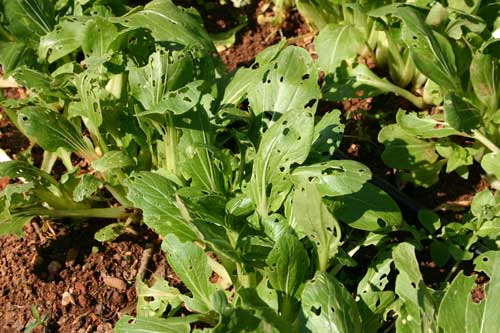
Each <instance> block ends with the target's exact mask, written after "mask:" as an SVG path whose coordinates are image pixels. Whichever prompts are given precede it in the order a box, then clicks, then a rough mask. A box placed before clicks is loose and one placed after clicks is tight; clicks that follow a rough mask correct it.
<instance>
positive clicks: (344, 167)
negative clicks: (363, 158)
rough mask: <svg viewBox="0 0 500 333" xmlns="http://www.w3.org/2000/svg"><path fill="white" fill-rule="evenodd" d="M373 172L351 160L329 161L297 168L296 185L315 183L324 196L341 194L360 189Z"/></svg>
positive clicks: (294, 179)
mask: <svg viewBox="0 0 500 333" xmlns="http://www.w3.org/2000/svg"><path fill="white" fill-rule="evenodd" d="M371 177H372V174H371V172H370V169H368V167H366V166H365V165H363V164H361V163H359V162H356V161H350V160H343V161H328V162H322V163H318V164H312V165H307V166H302V167H298V168H296V169H295V170H294V171H293V172H292V180H293V182H294V183H295V185H296V186H300V185H301V184H306V183H310V184H314V185H315V186H316V188H317V189H318V191H319V193H321V195H322V196H331V197H334V196H341V195H346V194H351V193H354V192H357V191H359V190H360V189H361V188H362V187H363V184H365V183H366V182H367V181H368V180H370V178H371Z"/></svg>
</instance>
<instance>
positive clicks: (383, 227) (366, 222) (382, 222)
mask: <svg viewBox="0 0 500 333" xmlns="http://www.w3.org/2000/svg"><path fill="white" fill-rule="evenodd" d="M338 201H339V202H340V207H338V208H336V209H335V216H336V217H337V218H338V219H339V220H340V221H342V222H344V223H347V224H348V225H349V226H350V227H351V228H356V229H361V230H366V231H389V230H395V229H397V228H398V227H399V226H400V225H401V223H402V215H401V211H400V210H399V207H398V205H397V204H396V203H395V202H394V200H393V199H392V198H391V197H390V196H389V195H388V194H387V193H385V192H384V191H382V190H381V189H379V188H378V187H376V186H374V185H372V184H370V183H366V184H364V185H363V187H362V188H361V190H359V191H358V192H355V193H352V194H349V195H346V196H343V197H340V198H339V199H338Z"/></svg>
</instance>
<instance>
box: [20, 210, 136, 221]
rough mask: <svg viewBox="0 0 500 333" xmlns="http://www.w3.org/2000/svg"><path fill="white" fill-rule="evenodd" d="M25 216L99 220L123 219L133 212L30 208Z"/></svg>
mask: <svg viewBox="0 0 500 333" xmlns="http://www.w3.org/2000/svg"><path fill="white" fill-rule="evenodd" d="M23 213H25V214H30V215H31V214H32V215H40V216H54V217H82V218H85V217H86V218H100V219H124V218H126V217H128V216H130V215H131V214H133V212H132V211H131V210H129V209H127V208H126V207H111V208H89V209H48V208H32V209H28V210H26V211H24V212H23Z"/></svg>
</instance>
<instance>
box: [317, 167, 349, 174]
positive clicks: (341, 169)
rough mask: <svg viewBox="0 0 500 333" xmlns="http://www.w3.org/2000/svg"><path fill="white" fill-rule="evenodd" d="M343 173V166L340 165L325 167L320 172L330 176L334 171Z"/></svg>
mask: <svg viewBox="0 0 500 333" xmlns="http://www.w3.org/2000/svg"><path fill="white" fill-rule="evenodd" d="M339 172H341V173H343V172H345V170H344V168H342V167H328V168H326V169H323V171H321V174H322V175H323V176H331V175H334V174H336V173H339Z"/></svg>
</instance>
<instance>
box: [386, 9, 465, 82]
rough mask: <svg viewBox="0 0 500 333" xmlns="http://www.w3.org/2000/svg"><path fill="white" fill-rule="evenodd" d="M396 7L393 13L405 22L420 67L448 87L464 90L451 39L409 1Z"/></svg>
mask: <svg viewBox="0 0 500 333" xmlns="http://www.w3.org/2000/svg"><path fill="white" fill-rule="evenodd" d="M394 8H395V9H394V12H392V14H393V15H395V16H397V17H399V18H401V19H402V20H403V21H404V23H405V24H404V25H403V29H402V37H403V40H404V41H405V43H406V44H407V45H408V46H409V47H410V52H411V57H412V59H413V61H414V63H415V66H416V67H417V68H418V70H419V71H420V72H422V73H423V74H424V75H425V76H427V77H428V78H430V79H431V80H432V81H434V82H436V83H437V84H439V85H441V86H443V87H444V88H446V89H449V90H461V86H460V79H459V77H458V74H457V67H456V64H455V55H454V52H453V49H452V47H451V45H450V43H449V42H448V40H447V39H446V38H444V37H443V36H441V35H439V34H438V33H437V32H435V31H433V30H432V29H431V27H430V26H429V25H427V24H426V23H425V18H424V17H423V15H421V14H420V13H419V12H418V11H417V9H415V8H412V7H410V6H405V5H401V6H397V7H394Z"/></svg>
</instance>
